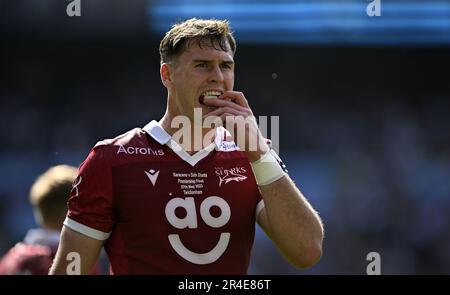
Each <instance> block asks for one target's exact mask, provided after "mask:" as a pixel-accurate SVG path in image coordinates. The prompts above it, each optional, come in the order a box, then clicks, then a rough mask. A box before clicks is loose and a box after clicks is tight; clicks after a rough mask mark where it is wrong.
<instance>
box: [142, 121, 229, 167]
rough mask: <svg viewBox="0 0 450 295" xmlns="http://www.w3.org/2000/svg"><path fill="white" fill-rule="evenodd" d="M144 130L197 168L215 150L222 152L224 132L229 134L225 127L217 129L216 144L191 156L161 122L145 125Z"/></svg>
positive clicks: (213, 143)
mask: <svg viewBox="0 0 450 295" xmlns="http://www.w3.org/2000/svg"><path fill="white" fill-rule="evenodd" d="M143 130H144V131H145V132H147V133H148V134H149V135H150V136H151V137H152V138H153V139H155V140H156V141H157V142H158V143H159V144H161V145H167V146H168V147H169V148H170V149H172V150H173V151H174V153H176V154H177V155H178V156H179V157H180V158H181V159H183V160H184V161H186V162H188V163H189V164H190V165H191V166H195V165H196V164H197V163H198V162H199V161H200V160H202V159H203V158H205V157H206V156H208V155H209V153H210V152H211V151H213V150H214V149H216V150H221V146H222V139H223V138H224V137H225V136H224V132H227V131H226V129H225V128H223V127H220V128H217V129H216V137H215V139H214V142H212V143H211V144H210V145H208V146H207V147H205V148H204V149H202V150H200V151H198V152H196V153H195V154H193V155H190V154H189V153H187V152H186V151H185V150H184V149H183V148H182V147H181V146H180V145H179V144H178V143H177V142H176V141H175V140H173V139H172V136H171V135H170V134H169V133H167V132H166V130H164V128H163V127H162V126H161V124H160V123H159V122H157V121H155V120H153V121H151V122H150V123H148V124H147V125H145V126H144V128H143Z"/></svg>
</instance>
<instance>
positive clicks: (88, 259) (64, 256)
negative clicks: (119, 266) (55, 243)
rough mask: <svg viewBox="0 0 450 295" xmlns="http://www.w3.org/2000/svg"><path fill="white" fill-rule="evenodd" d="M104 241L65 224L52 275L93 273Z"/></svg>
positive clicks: (51, 269) (51, 270)
mask: <svg viewBox="0 0 450 295" xmlns="http://www.w3.org/2000/svg"><path fill="white" fill-rule="evenodd" d="M102 246H103V242H102V241H98V240H95V239H92V238H89V237H87V236H85V235H82V234H80V233H78V232H75V231H73V230H71V229H69V228H66V227H65V226H63V229H62V232H61V239H60V243H59V247H58V251H57V252H56V256H55V260H54V261H53V265H52V267H51V268H50V272H49V274H51V275H65V274H82V275H86V274H92V270H93V268H94V266H95V263H96V262H97V259H98V256H99V254H100V250H101V248H102Z"/></svg>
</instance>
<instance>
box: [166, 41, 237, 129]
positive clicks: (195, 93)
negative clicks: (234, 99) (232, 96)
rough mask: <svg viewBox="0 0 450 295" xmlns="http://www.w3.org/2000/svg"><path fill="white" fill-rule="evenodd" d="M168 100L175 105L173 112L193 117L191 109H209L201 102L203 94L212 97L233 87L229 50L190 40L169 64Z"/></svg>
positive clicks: (231, 62) (203, 112)
mask: <svg viewBox="0 0 450 295" xmlns="http://www.w3.org/2000/svg"><path fill="white" fill-rule="evenodd" d="M170 72H171V74H170V77H171V83H169V84H167V85H166V86H167V87H168V88H169V93H170V99H171V100H173V101H171V102H170V103H171V104H175V105H176V114H174V115H185V116H188V117H189V118H190V119H191V121H193V120H194V108H201V109H202V114H203V115H205V114H206V113H208V112H210V111H211V109H210V108H208V107H207V106H205V105H204V104H203V101H202V99H203V97H204V96H214V95H217V94H218V93H220V94H222V93H223V92H224V91H228V90H233V86H234V60H233V53H232V51H231V50H229V51H227V52H225V51H221V50H216V49H214V48H211V47H209V46H206V45H204V46H202V48H200V46H199V45H198V43H191V44H190V46H187V48H186V49H185V51H184V52H183V53H182V54H181V55H180V56H178V57H177V58H176V59H175V62H174V63H173V64H172V65H170Z"/></svg>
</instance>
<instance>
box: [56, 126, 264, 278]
mask: <svg viewBox="0 0 450 295" xmlns="http://www.w3.org/2000/svg"><path fill="white" fill-rule="evenodd" d="M226 132H227V131H226V129H224V128H218V129H217V130H216V138H215V141H214V142H213V143H211V145H209V146H208V147H206V148H205V149H204V150H201V151H199V152H197V153H196V154H194V155H192V156H191V155H189V154H188V153H186V152H185V151H184V150H183V149H181V147H180V146H179V145H178V144H177V143H176V142H175V141H174V140H173V139H172V138H171V136H170V135H169V134H168V133H167V132H166V131H165V130H164V129H163V128H162V127H161V126H160V125H159V123H158V122H156V121H152V122H150V123H149V124H147V125H146V126H145V127H144V128H143V129H141V128H135V129H133V130H131V131H129V132H127V133H125V134H123V135H120V136H118V137H116V138H115V139H111V140H105V141H102V142H99V143H97V145H96V146H95V147H94V148H93V149H92V150H91V152H90V154H89V156H88V157H87V159H86V160H85V161H84V162H83V163H82V165H81V166H80V171H79V176H78V177H77V179H76V181H75V185H74V188H73V189H72V192H71V197H70V199H69V212H68V215H67V218H66V220H65V222H64V224H65V226H67V227H69V228H71V229H73V230H75V231H77V232H80V233H82V234H85V235H87V236H89V237H92V238H95V239H99V240H106V241H105V249H106V252H107V253H108V256H109V259H110V262H111V269H110V272H111V273H112V274H245V273H246V272H247V268H248V265H249V260H250V253H251V248H252V245H253V239H254V231H255V221H256V216H257V214H258V213H259V212H260V210H261V209H262V208H263V206H264V204H263V201H262V198H261V195H260V192H259V189H258V186H257V184H256V181H255V178H254V175H253V172H252V169H251V166H250V163H249V161H248V159H247V158H246V156H245V154H244V153H243V152H242V151H239V150H238V149H237V147H236V144H235V143H234V142H229V141H225V140H224V138H226Z"/></svg>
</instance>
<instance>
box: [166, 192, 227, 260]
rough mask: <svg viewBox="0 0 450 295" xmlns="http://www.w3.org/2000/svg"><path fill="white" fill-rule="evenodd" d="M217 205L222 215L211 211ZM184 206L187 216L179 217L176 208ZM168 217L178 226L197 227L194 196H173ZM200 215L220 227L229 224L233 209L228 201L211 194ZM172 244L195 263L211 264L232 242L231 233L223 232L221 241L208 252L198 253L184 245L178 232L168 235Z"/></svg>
mask: <svg viewBox="0 0 450 295" xmlns="http://www.w3.org/2000/svg"><path fill="white" fill-rule="evenodd" d="M212 206H217V207H219V208H220V211H221V213H220V216H218V217H214V216H212V215H211V213H210V211H209V210H210V208H211V207H212ZM178 207H181V208H184V209H185V210H186V216H185V217H184V218H178V217H177V216H176V215H175V210H176V209H177V208H178ZM165 211H166V218H167V220H168V221H169V223H170V224H171V225H172V226H174V227H176V228H178V229H184V228H197V226H198V225H197V213H196V210H195V202H194V198H192V197H188V198H173V199H171V200H170V201H169V202H168V203H167V205H166V210H165ZM200 215H201V218H202V219H203V221H204V222H205V223H206V224H207V225H209V226H210V227H213V228H219V227H222V226H224V225H225V224H227V222H228V221H229V220H230V217H231V209H230V206H229V205H228V203H227V202H226V201H225V200H224V199H222V198H220V197H217V196H211V197H208V198H206V199H205V200H203V202H202V203H201V204H200ZM168 238H169V242H170V245H171V246H172V248H173V249H174V250H175V251H176V252H177V253H178V254H179V255H180V256H181V257H183V258H184V259H186V260H187V261H189V262H192V263H195V264H209V263H213V262H214V261H216V260H217V259H219V258H220V256H222V254H223V253H224V252H225V250H226V249H227V247H228V243H229V242H230V233H228V232H222V233H221V234H220V239H219V242H218V243H217V244H216V246H214V248H213V249H211V250H210V251H209V252H206V253H196V252H193V251H191V250H189V249H188V248H186V246H184V245H183V243H182V242H181V240H180V236H179V235H177V234H170V235H169V236H168Z"/></svg>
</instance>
